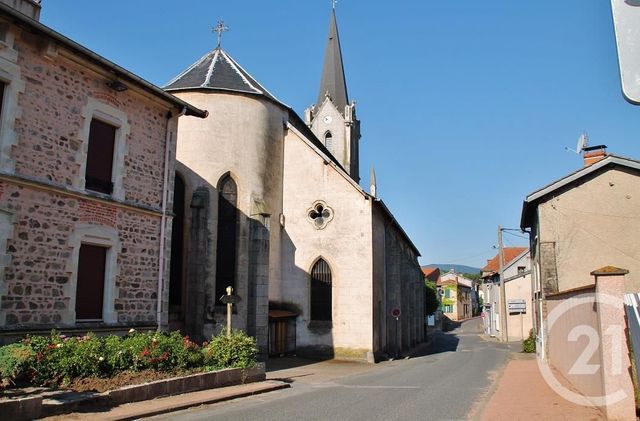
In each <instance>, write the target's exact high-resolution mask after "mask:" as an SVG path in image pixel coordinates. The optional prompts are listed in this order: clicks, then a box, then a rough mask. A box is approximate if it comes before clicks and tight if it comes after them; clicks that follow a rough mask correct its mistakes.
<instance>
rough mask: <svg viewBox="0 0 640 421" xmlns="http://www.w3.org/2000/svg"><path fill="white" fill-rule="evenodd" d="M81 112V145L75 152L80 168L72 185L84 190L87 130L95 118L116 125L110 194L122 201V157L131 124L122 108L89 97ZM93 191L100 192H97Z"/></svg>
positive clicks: (87, 142) (87, 143)
mask: <svg viewBox="0 0 640 421" xmlns="http://www.w3.org/2000/svg"><path fill="white" fill-rule="evenodd" d="M81 114H82V117H83V118H84V125H83V127H82V129H81V130H80V132H79V133H78V139H79V140H80V141H81V142H82V143H81V145H82V146H81V147H80V148H78V152H77V153H76V162H77V163H78V164H80V169H79V171H78V174H77V175H76V176H75V177H74V179H73V186H74V187H75V188H78V189H80V190H85V191H86V186H85V174H86V172H87V152H88V150H89V132H90V129H91V120H93V119H94V118H95V119H96V120H100V121H102V122H104V123H107V124H110V125H112V126H114V127H116V136H115V139H114V145H113V163H112V166H111V168H112V169H111V181H112V182H113V191H112V193H111V195H110V196H111V197H113V198H114V199H116V200H120V201H122V200H124V187H123V180H124V177H125V175H126V174H125V168H124V157H125V156H126V155H127V149H128V148H127V138H128V136H129V133H130V132H131V126H130V124H129V121H128V119H127V114H126V113H125V112H124V111H122V110H119V109H117V108H115V107H112V106H111V105H109V104H105V103H104V102H100V101H98V100H97V99H95V98H91V97H89V98H88V99H87V105H85V106H84V108H82V112H81ZM95 193H97V194H102V193H99V192H95Z"/></svg>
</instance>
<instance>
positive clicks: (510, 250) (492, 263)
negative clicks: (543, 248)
mask: <svg viewBox="0 0 640 421" xmlns="http://www.w3.org/2000/svg"><path fill="white" fill-rule="evenodd" d="M527 250H529V248H528V247H505V248H503V249H502V253H503V256H504V267H507V266H508V265H509V263H511V262H512V261H513V260H514V259H515V258H516V257H518V256H520V255H521V254H522V253H524V252H525V251H527ZM482 271H483V272H490V273H496V272H498V271H500V256H499V255H497V254H496V255H495V257H494V258H493V259H491V260H489V261H487V265H486V266H485V267H483V268H482Z"/></svg>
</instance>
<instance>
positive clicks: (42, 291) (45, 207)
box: [0, 180, 160, 329]
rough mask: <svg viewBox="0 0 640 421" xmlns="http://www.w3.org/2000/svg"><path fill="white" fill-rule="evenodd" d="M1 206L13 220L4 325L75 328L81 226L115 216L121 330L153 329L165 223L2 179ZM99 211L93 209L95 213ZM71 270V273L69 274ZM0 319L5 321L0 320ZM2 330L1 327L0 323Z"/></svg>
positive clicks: (116, 304)
mask: <svg viewBox="0 0 640 421" xmlns="http://www.w3.org/2000/svg"><path fill="white" fill-rule="evenodd" d="M0 185H2V190H3V192H4V193H3V194H2V196H0V208H2V209H5V210H6V211H7V212H9V213H11V214H12V215H14V218H15V224H14V229H13V233H14V235H13V237H12V238H9V239H7V251H8V255H9V256H10V263H9V264H8V265H7V266H6V268H5V279H4V287H3V289H4V290H5V292H4V293H3V294H2V304H1V306H2V313H0V314H2V315H3V316H4V327H6V328H8V329H14V328H26V327H30V326H31V327H40V328H46V327H48V326H57V327H63V326H66V327H69V326H73V325H74V322H75V318H74V312H75V309H74V308H72V307H71V305H70V304H71V302H72V301H73V297H72V295H71V294H70V292H71V291H72V290H73V287H72V285H71V284H72V283H73V282H74V280H73V276H72V270H73V267H72V266H73V265H71V267H70V265H69V263H70V262H71V260H72V256H73V252H74V245H73V244H72V241H71V238H72V236H73V235H74V231H75V230H76V227H78V226H80V225H85V224H82V222H83V221H91V223H92V224H94V223H95V222H96V221H102V220H103V218H104V216H103V215H104V214H110V216H113V217H114V219H113V222H114V225H113V227H114V228H115V229H116V230H117V232H118V238H119V241H120V246H121V248H120V251H119V253H118V256H117V258H116V259H117V261H118V266H119V272H120V274H119V276H118V277H117V278H116V285H114V287H116V286H117V288H118V290H119V294H118V296H117V297H115V302H114V310H115V312H116V313H117V323H119V324H136V323H137V324H145V323H154V322H155V318H156V314H155V311H156V299H157V282H158V269H159V268H158V252H159V249H158V245H159V240H160V218H159V217H158V216H155V217H151V216H149V215H145V214H141V213H139V212H136V211H135V210H131V209H126V208H120V207H117V206H114V205H110V204H107V203H99V202H91V201H88V200H86V199H81V198H78V197H76V196H70V195H68V194H65V193H64V192H60V191H51V190H47V189H44V188H37V187H31V186H23V185H17V184H14V183H11V182H7V181H5V180H3V181H0ZM92 209H94V210H92ZM70 269H71V270H70ZM0 321H2V320H1V319H0ZM0 325H2V323H0Z"/></svg>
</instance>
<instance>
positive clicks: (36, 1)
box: [0, 0, 42, 21]
mask: <svg viewBox="0 0 640 421" xmlns="http://www.w3.org/2000/svg"><path fill="white" fill-rule="evenodd" d="M40 1H41V0H0V3H4V4H6V5H7V6H9V7H12V8H14V9H15V10H17V11H18V12H20V13H22V14H23V15H26V16H28V17H30V18H31V19H33V20H37V21H39V20H40V9H41V8H42V6H41V5H40Z"/></svg>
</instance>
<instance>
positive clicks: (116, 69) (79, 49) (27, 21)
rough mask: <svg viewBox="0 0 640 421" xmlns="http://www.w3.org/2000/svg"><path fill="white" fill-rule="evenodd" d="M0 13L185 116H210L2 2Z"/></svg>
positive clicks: (206, 112)
mask: <svg viewBox="0 0 640 421" xmlns="http://www.w3.org/2000/svg"><path fill="white" fill-rule="evenodd" d="M0 13H2V14H4V15H7V16H9V17H11V18H12V19H13V21H14V22H17V23H21V24H23V25H26V26H28V27H29V28H30V29H32V30H33V32H37V33H40V34H42V35H45V36H47V37H49V38H52V39H53V40H55V41H56V42H58V43H60V44H61V45H63V46H64V47H66V48H68V49H70V50H72V51H73V52H75V53H77V54H79V55H82V56H84V57H85V58H87V59H89V60H90V61H93V62H94V63H97V64H98V65H100V66H103V67H105V68H107V69H108V70H110V71H111V72H112V73H113V74H114V76H115V77H116V78H122V79H125V80H128V81H129V82H133V83H135V84H136V85H138V86H140V87H141V88H143V89H144V90H146V91H148V92H150V93H152V94H153V95H155V96H157V97H160V98H162V99H164V100H166V101H168V102H170V103H171V104H173V105H174V106H176V107H178V108H180V109H185V108H186V113H185V115H190V116H194V117H199V118H205V117H207V116H208V115H209V112H208V111H206V110H201V109H199V108H196V107H194V106H193V105H191V104H189V103H187V102H185V101H183V100H181V99H180V98H177V97H175V96H173V95H171V94H170V93H168V92H165V91H164V90H162V89H161V88H159V87H157V86H156V85H154V84H152V83H151V82H147V81H146V80H144V79H142V78H141V77H140V76H137V75H135V74H133V73H131V72H130V71H128V70H126V69H125V68H123V67H121V66H118V65H117V64H115V63H113V62H112V61H109V60H107V59H106V58H104V57H102V56H100V55H98V54H96V53H94V52H93V51H91V50H89V49H88V48H86V47H83V46H82V45H80V44H78V43H77V42H75V41H73V40H71V39H69V38H67V37H65V36H64V35H62V34H60V33H58V32H56V31H54V30H53V29H51V28H49V27H48V26H45V25H43V24H42V23H40V22H38V21H36V20H33V19H31V18H30V17H28V16H26V15H23V14H22V13H20V12H18V11H16V10H14V9H13V8H11V7H9V6H6V5H5V4H3V3H1V2H0Z"/></svg>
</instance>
